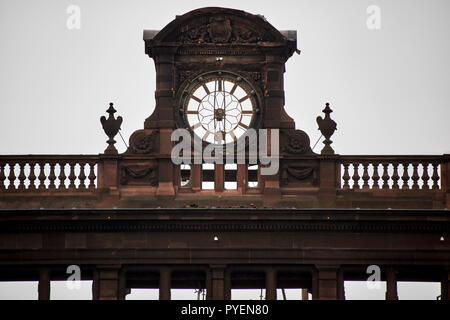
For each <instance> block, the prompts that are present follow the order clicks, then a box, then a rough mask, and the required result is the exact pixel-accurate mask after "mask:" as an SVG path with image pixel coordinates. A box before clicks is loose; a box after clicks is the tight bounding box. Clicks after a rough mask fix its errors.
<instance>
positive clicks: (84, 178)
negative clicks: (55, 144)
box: [78, 162, 86, 189]
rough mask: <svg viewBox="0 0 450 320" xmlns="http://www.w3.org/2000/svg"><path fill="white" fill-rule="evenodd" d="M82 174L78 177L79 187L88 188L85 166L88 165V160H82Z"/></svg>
mask: <svg viewBox="0 0 450 320" xmlns="http://www.w3.org/2000/svg"><path fill="white" fill-rule="evenodd" d="M79 165H80V174H79V176H78V179H79V180H80V185H79V186H78V189H86V185H85V184H84V181H85V180H86V174H85V173H84V167H85V166H86V162H80V163H79Z"/></svg>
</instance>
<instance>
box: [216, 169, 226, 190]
mask: <svg viewBox="0 0 450 320" xmlns="http://www.w3.org/2000/svg"><path fill="white" fill-rule="evenodd" d="M214 171H215V172H214V190H215V191H216V192H223V190H224V180H225V179H224V175H225V171H224V164H223V163H216V164H214Z"/></svg>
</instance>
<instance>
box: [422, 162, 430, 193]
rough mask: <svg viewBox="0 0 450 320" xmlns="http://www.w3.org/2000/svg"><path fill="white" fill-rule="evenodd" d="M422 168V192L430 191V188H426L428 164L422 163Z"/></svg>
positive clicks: (428, 176)
mask: <svg viewBox="0 0 450 320" xmlns="http://www.w3.org/2000/svg"><path fill="white" fill-rule="evenodd" d="M422 166H423V173H422V181H423V185H422V190H430V187H429V186H428V180H430V175H429V174H428V166H429V163H427V162H425V163H422Z"/></svg>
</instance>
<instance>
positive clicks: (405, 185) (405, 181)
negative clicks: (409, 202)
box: [402, 162, 409, 190]
mask: <svg viewBox="0 0 450 320" xmlns="http://www.w3.org/2000/svg"><path fill="white" fill-rule="evenodd" d="M402 165H403V174H402V181H403V185H402V189H403V190H406V189H409V185H408V181H409V173H408V167H409V163H408V162H403V163H402Z"/></svg>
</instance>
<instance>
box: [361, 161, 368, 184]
mask: <svg viewBox="0 0 450 320" xmlns="http://www.w3.org/2000/svg"><path fill="white" fill-rule="evenodd" d="M362 166H363V169H364V171H363V175H362V180H363V185H362V188H363V189H369V179H370V177H369V169H368V167H369V163H368V162H363V163H362Z"/></svg>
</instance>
